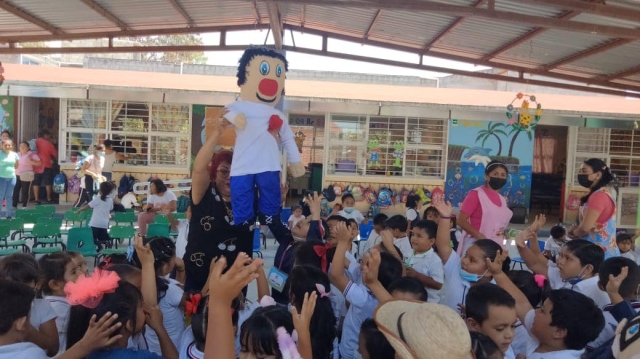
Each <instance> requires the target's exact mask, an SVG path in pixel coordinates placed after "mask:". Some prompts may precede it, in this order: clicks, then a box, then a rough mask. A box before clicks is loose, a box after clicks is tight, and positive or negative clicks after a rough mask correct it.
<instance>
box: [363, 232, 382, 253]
mask: <svg viewBox="0 0 640 359" xmlns="http://www.w3.org/2000/svg"><path fill="white" fill-rule="evenodd" d="M363 242H364V245H363V246H362V248H361V249H360V253H361V254H364V253H367V252H368V251H369V250H371V248H373V246H375V245H376V244H378V243H381V242H382V236H381V235H380V234H378V233H377V232H376V231H371V233H369V238H367V240H366V241H363Z"/></svg>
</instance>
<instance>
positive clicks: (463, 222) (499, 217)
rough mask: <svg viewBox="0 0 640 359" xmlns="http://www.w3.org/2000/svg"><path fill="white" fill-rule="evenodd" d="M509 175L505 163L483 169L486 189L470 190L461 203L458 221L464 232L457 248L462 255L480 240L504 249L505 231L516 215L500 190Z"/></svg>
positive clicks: (484, 187) (490, 163) (496, 162)
mask: <svg viewBox="0 0 640 359" xmlns="http://www.w3.org/2000/svg"><path fill="white" fill-rule="evenodd" d="M508 175H509V170H508V169H507V166H506V165H505V164H504V163H502V162H499V161H491V162H489V163H488V164H487V166H486V167H485V170H484V181H485V184H484V186H482V187H478V188H476V189H473V190H471V191H470V192H469V193H468V194H467V197H465V199H464V201H463V202H462V208H460V219H459V220H458V224H459V225H460V228H462V230H463V231H464V232H463V234H462V240H461V241H460V244H459V245H458V254H459V255H460V256H464V254H465V253H466V251H467V249H468V248H469V247H471V245H473V243H474V242H475V241H476V240H478V239H491V240H493V241H494V242H496V243H498V244H499V245H500V246H501V247H504V230H505V229H506V228H507V226H508V225H509V221H510V220H511V217H512V216H513V212H511V210H510V209H509V207H507V201H506V200H505V199H504V197H503V196H502V195H501V194H500V192H499V191H500V189H502V187H504V186H505V185H506V184H507V176H508Z"/></svg>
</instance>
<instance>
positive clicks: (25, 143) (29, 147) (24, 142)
mask: <svg viewBox="0 0 640 359" xmlns="http://www.w3.org/2000/svg"><path fill="white" fill-rule="evenodd" d="M20 144H21V145H23V144H24V145H27V148H28V149H31V146H30V145H29V142H27V141H22V142H20Z"/></svg>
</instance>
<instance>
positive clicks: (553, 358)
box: [524, 309, 584, 359]
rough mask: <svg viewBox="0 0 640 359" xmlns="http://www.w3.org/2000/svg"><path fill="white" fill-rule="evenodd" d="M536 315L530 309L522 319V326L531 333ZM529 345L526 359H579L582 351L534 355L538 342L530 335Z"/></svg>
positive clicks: (561, 351) (560, 351)
mask: <svg viewBox="0 0 640 359" xmlns="http://www.w3.org/2000/svg"><path fill="white" fill-rule="evenodd" d="M535 315H536V311H535V309H531V310H530V311H529V312H528V313H527V315H526V317H525V318H524V326H525V327H526V328H527V331H529V333H531V328H533V319H534V317H535ZM529 338H530V341H529V345H528V346H527V359H580V357H581V356H582V354H583V353H584V349H583V350H559V351H556V352H550V353H536V352H535V351H536V350H537V349H538V347H539V346H540V342H539V341H538V339H537V338H536V337H535V336H533V335H530V336H529Z"/></svg>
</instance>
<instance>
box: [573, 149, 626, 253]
mask: <svg viewBox="0 0 640 359" xmlns="http://www.w3.org/2000/svg"><path fill="white" fill-rule="evenodd" d="M578 183H579V184H580V185H581V186H582V187H585V188H588V189H589V193H588V194H587V195H586V196H584V197H582V199H581V200H580V202H581V203H582V206H581V207H580V218H579V219H580V224H577V225H573V226H572V227H571V228H570V229H569V233H567V235H568V236H569V237H570V238H572V239H578V238H581V239H586V240H588V241H590V242H593V243H595V244H597V245H599V246H600V247H602V249H603V250H604V258H605V259H607V258H611V257H617V256H619V255H620V249H618V245H617V244H616V203H617V202H616V199H617V196H618V185H617V183H616V179H615V177H613V174H612V173H611V169H610V168H609V167H607V164H606V163H604V161H602V160H601V159H598V158H591V159H588V160H586V161H584V163H583V164H582V166H581V167H580V171H579V172H578Z"/></svg>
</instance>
